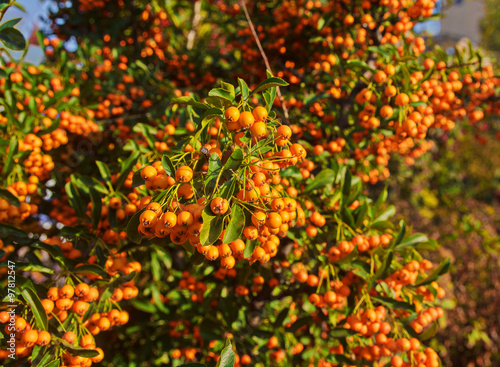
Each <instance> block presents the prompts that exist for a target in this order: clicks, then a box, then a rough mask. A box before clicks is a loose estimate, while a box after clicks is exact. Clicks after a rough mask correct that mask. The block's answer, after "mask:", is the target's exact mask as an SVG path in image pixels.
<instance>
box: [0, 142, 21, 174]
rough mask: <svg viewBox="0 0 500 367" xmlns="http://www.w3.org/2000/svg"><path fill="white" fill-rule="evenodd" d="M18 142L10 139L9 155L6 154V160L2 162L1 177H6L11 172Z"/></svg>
mask: <svg viewBox="0 0 500 367" xmlns="http://www.w3.org/2000/svg"><path fill="white" fill-rule="evenodd" d="M18 147H19V145H18V142H17V139H11V140H10V144H9V153H8V154H7V159H6V160H5V162H4V165H3V169H2V177H6V176H7V175H8V174H9V173H10V172H11V171H12V165H13V164H14V155H16V154H17V152H18Z"/></svg>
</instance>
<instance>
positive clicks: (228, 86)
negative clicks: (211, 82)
mask: <svg viewBox="0 0 500 367" xmlns="http://www.w3.org/2000/svg"><path fill="white" fill-rule="evenodd" d="M221 87H222V89H223V90H225V91H227V92H229V94H231V95H232V96H233V100H234V98H235V95H234V85H232V84H230V83H226V82H221Z"/></svg>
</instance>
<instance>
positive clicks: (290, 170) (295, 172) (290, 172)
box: [280, 166, 302, 180]
mask: <svg viewBox="0 0 500 367" xmlns="http://www.w3.org/2000/svg"><path fill="white" fill-rule="evenodd" d="M280 176H281V177H290V178H294V179H296V180H302V174H301V173H300V171H299V169H298V168H297V167H295V166H291V167H287V168H285V169H284V170H282V171H281V172H280Z"/></svg>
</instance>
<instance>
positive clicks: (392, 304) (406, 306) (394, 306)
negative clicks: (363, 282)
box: [370, 296, 415, 311]
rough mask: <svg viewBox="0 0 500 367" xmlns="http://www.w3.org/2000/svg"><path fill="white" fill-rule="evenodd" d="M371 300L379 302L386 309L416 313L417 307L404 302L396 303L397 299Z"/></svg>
mask: <svg viewBox="0 0 500 367" xmlns="http://www.w3.org/2000/svg"><path fill="white" fill-rule="evenodd" d="M370 299H371V300H372V301H373V302H378V303H380V304H382V305H384V306H386V307H389V308H390V309H392V310H395V309H399V310H406V311H415V305H413V304H411V303H406V302H403V301H396V300H395V299H392V298H389V297H380V296H371V297H370Z"/></svg>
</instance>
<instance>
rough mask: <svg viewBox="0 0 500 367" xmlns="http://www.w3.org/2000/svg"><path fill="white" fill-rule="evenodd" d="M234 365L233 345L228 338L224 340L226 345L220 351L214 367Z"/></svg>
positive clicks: (231, 366) (230, 366)
mask: <svg viewBox="0 0 500 367" xmlns="http://www.w3.org/2000/svg"><path fill="white" fill-rule="evenodd" d="M233 366H234V352H233V346H232V345H231V342H230V341H229V339H227V340H226V346H225V347H224V349H222V352H221V353H220V358H219V360H218V361H217V364H216V365H215V367H233Z"/></svg>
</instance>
